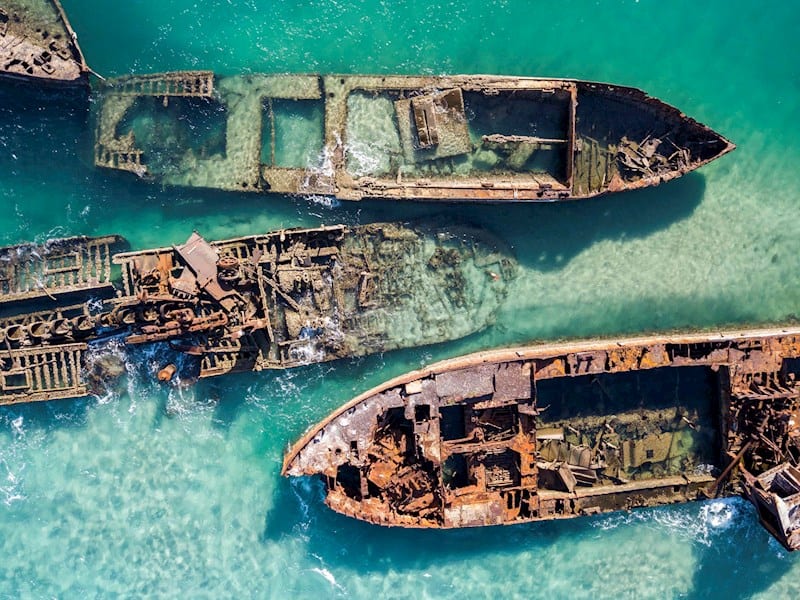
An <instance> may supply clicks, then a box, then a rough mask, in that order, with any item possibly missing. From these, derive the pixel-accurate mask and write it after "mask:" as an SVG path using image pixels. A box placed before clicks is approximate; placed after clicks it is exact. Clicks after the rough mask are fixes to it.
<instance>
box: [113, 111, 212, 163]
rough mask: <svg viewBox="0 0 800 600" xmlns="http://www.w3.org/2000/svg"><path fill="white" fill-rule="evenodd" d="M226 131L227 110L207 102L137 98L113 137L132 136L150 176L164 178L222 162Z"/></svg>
mask: <svg viewBox="0 0 800 600" xmlns="http://www.w3.org/2000/svg"><path fill="white" fill-rule="evenodd" d="M226 127H227V108H226V107H225V106H224V105H222V104H220V103H219V102H216V101H214V100H212V99H210V98H192V97H186V98H181V97H168V98H162V97H154V96H138V97H137V98H136V100H135V101H134V102H133V104H132V106H131V108H130V109H128V111H127V112H126V114H125V117H123V119H122V120H121V121H120V122H119V124H118V125H117V128H116V131H115V137H124V136H126V135H129V134H133V136H134V139H135V142H136V147H137V148H139V149H141V150H142V151H143V152H144V155H143V161H144V162H145V163H146V164H147V166H148V169H149V170H150V172H153V173H164V174H165V173H172V172H179V171H182V170H185V169H187V168H188V167H189V166H191V164H193V161H197V160H205V159H209V158H224V157H225V152H226V150H225V147H226Z"/></svg>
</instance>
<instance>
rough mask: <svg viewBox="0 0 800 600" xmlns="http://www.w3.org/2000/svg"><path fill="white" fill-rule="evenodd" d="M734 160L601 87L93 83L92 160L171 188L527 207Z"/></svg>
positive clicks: (676, 117)
mask: <svg viewBox="0 0 800 600" xmlns="http://www.w3.org/2000/svg"><path fill="white" fill-rule="evenodd" d="M733 148H734V146H733V144H731V143H730V142H729V141H728V140H726V139H725V138H723V137H722V136H720V135H719V134H717V133H715V132H714V131H712V130H711V129H709V128H708V127H706V126H704V125H701V124H700V123H697V122H696V121H694V120H693V119H691V118H689V117H687V116H685V115H684V114H682V113H681V112H680V111H678V110H676V109H675V108H673V107H671V106H668V105H667V104H665V103H663V102H661V101H659V100H656V99H655V98H651V97H649V96H648V95H647V94H645V93H644V92H642V91H640V90H637V89H634V88H629V87H623V86H616V85H608V84H603V83H591V82H585V81H576V80H563V79H537V78H532V77H498V76H485V75H462V76H446V77H424V76H363V75H329V76H319V75H255V74H254V75H241V76H229V77H225V76H218V75H215V74H214V73H212V72H209V71H184V72H174V73H162V74H155V75H141V76H130V77H122V78H119V79H116V80H111V81H109V82H108V83H107V85H105V86H103V88H102V94H101V99H100V103H99V110H98V111H97V122H96V139H95V157H94V159H95V164H96V165H97V166H100V167H106V168H110V169H119V170H123V171H128V172H131V173H135V174H136V175H138V176H139V177H142V178H144V179H148V180H152V181H156V182H160V183H162V184H169V185H177V186H196V187H205V188H217V189H222V190H233V191H244V192H259V193H264V192H278V193H285V194H322V195H330V196H335V197H337V198H340V199H342V200H360V199H362V198H386V199H394V200H402V199H412V200H464V201H476V202H492V201H534V202H535V201H554V200H569V199H577V198H588V197H591V196H597V195H599V194H604V193H607V192H616V191H622V190H630V189H635V188H642V187H646V186H650V185H656V184H659V183H662V182H664V181H667V180H669V179H673V178H675V177H679V176H681V175H683V174H685V173H687V172H689V171H691V170H693V169H696V168H698V167H700V166H702V165H704V164H706V163H708V162H710V161H712V160H714V159H715V158H718V157H719V156H722V155H723V154H725V153H727V152H729V151H731V150H732V149H733Z"/></svg>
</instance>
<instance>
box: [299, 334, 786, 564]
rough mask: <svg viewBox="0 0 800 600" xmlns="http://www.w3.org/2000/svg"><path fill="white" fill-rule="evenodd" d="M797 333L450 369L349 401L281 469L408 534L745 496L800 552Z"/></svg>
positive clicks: (551, 349)
mask: <svg viewBox="0 0 800 600" xmlns="http://www.w3.org/2000/svg"><path fill="white" fill-rule="evenodd" d="M798 372H800V329H797V328H794V329H780V330H759V331H744V332H732V333H720V334H713V335H702V334H696V335H684V336H668V337H652V338H632V339H625V340H620V341H614V342H607V341H594V342H586V343H583V344H581V343H574V344H556V345H547V346H539V347H536V346H534V347H528V348H519V349H512V350H499V351H493V352H485V353H479V354H475V355H471V356H466V357H463V358H459V359H454V360H450V361H445V362H442V363H439V364H437V365H434V366H432V367H430V368H428V369H425V370H422V371H416V372H412V373H409V374H407V375H404V376H401V377H398V378H396V379H394V380H392V381H389V382H387V383H386V384H384V385H381V386H379V387H377V388H375V389H373V390H371V391H369V392H366V393H365V394H363V395H361V396H359V397H358V398H356V399H354V400H353V401H352V402H350V403H348V404H347V405H345V406H343V407H342V408H341V409H339V410H338V411H337V412H335V413H334V414H333V415H331V416H330V417H328V418H327V419H326V420H325V421H323V422H322V423H321V424H320V425H318V426H317V427H315V428H314V429H312V430H311V431H310V432H309V433H307V434H306V435H305V436H304V437H303V438H302V439H301V440H300V441H299V442H297V443H296V444H295V445H294V446H293V447H292V448H291V449H290V451H289V453H288V454H287V456H286V458H285V461H284V466H283V473H284V474H285V475H295V476H299V475H312V474H319V475H321V476H322V478H323V480H324V482H325V486H326V490H327V499H326V502H327V504H328V505H329V506H330V507H331V508H333V509H334V510H336V511H338V512H341V513H343V514H346V515H349V516H352V517H356V518H359V519H363V520H366V521H370V522H372V523H377V524H381V525H395V526H403V527H437V528H451V527H471V526H478V525H498V524H511V523H521V522H527V521H538V520H548V519H559V518H567V517H575V516H579V515H591V514H595V513H600V512H606V511H613V510H620V509H630V508H634V507H639V506H654V505H659V504H666V503H673V502H683V501H689V500H695V499H699V498H704V497H713V496H716V495H731V494H736V493H741V494H744V495H745V496H746V497H747V498H749V499H750V500H751V501H752V502H753V503H754V504H755V505H756V507H757V508H758V512H759V516H760V518H761V520H762V522H763V523H764V525H765V526H766V528H767V529H768V530H769V531H770V532H771V533H772V534H773V535H774V536H775V537H776V538H777V539H778V540H779V541H781V543H783V544H784V545H785V546H786V547H787V548H789V549H796V548H797V547H798V544H800V534H798V530H800V515H798V512H797V507H798V506H799V505H800V470H798V464H799V463H800V386H798V381H797V375H798Z"/></svg>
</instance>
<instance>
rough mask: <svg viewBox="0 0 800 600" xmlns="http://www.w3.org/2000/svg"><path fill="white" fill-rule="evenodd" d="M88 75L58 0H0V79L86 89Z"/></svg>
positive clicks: (88, 70)
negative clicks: (84, 87)
mask: <svg viewBox="0 0 800 600" xmlns="http://www.w3.org/2000/svg"><path fill="white" fill-rule="evenodd" d="M89 72H90V69H89V66H88V65H87V64H86V60H84V58H83V54H82V53H81V49H80V46H78V37H77V36H76V35H75V32H74V31H73V30H72V27H71V26H70V24H69V20H68V19H67V15H66V14H65V13H64V9H63V8H62V7H61V3H60V2H59V0H0V78H1V77H7V78H12V79H19V80H30V81H36V82H39V83H54V84H59V85H68V86H86V87H87V88H88V84H89Z"/></svg>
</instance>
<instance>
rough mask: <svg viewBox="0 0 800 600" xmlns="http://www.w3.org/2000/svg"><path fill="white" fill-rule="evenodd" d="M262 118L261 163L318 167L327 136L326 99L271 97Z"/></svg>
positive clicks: (302, 167)
mask: <svg viewBox="0 0 800 600" xmlns="http://www.w3.org/2000/svg"><path fill="white" fill-rule="evenodd" d="M262 116H263V118H262V119H261V123H262V130H261V164H263V165H269V166H272V167H284V168H294V169H304V168H308V167H313V166H316V165H317V164H318V162H319V157H320V155H321V153H322V146H323V140H324V137H325V103H324V101H323V100H285V99H277V98H267V99H265V100H264V103H263V113H262Z"/></svg>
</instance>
